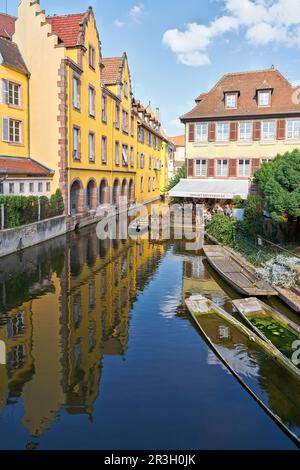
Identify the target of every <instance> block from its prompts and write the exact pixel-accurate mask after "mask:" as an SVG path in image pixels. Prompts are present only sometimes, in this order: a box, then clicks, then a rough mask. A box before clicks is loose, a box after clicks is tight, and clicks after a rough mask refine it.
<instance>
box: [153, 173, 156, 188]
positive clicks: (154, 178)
mask: <svg viewBox="0 0 300 470" xmlns="http://www.w3.org/2000/svg"><path fill="white" fill-rule="evenodd" d="M153 191H156V177H155V176H153Z"/></svg>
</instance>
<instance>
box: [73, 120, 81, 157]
mask: <svg viewBox="0 0 300 470" xmlns="http://www.w3.org/2000/svg"><path fill="white" fill-rule="evenodd" d="M79 148H80V129H79V128H78V127H74V128H73V159H74V160H80V150H79Z"/></svg>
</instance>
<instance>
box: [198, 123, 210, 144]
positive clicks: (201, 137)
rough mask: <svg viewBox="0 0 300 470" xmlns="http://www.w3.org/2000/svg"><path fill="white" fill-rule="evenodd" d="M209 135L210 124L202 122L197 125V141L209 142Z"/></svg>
mask: <svg viewBox="0 0 300 470" xmlns="http://www.w3.org/2000/svg"><path fill="white" fill-rule="evenodd" d="M207 137H208V125H207V123H206V122H205V123H201V124H197V125H196V142H207Z"/></svg>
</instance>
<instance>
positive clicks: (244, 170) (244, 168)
mask: <svg viewBox="0 0 300 470" xmlns="http://www.w3.org/2000/svg"><path fill="white" fill-rule="evenodd" d="M239 176H250V160H239Z"/></svg>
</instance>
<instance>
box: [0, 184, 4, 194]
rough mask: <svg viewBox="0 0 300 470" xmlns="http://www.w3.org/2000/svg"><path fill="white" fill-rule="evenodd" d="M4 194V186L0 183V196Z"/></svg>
mask: <svg viewBox="0 0 300 470" xmlns="http://www.w3.org/2000/svg"><path fill="white" fill-rule="evenodd" d="M3 193H4V185H3V183H0V194H3Z"/></svg>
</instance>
